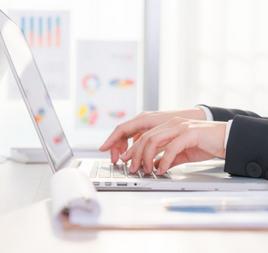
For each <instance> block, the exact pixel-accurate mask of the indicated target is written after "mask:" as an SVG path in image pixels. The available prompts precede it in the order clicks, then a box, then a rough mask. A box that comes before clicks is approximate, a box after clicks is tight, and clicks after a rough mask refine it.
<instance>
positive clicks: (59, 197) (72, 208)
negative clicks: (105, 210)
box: [51, 168, 100, 224]
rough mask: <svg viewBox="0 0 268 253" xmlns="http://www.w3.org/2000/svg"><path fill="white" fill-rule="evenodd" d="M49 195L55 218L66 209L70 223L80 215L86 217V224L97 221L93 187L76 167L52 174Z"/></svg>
mask: <svg viewBox="0 0 268 253" xmlns="http://www.w3.org/2000/svg"><path fill="white" fill-rule="evenodd" d="M51 196H52V215H53V217H54V218H55V219H58V218H59V217H60V216H61V215H62V214H63V213H64V212H65V210H66V209H67V210H68V212H69V217H70V223H73V222H76V220H77V219H78V218H79V216H80V215H83V217H87V222H88V224H95V223H96V222H97V220H98V217H99V215H100V206H99V203H98V200H97V198H96V190H95V187H94V186H93V184H92V182H91V181H90V180H89V178H88V177H87V176H85V175H84V174H83V173H82V172H80V171H79V170H78V169H77V168H66V169H62V170H60V171H59V172H57V173H56V174H54V175H53V177H52V180H51ZM72 219H74V221H73V220H72ZM76 224H77V222H76Z"/></svg>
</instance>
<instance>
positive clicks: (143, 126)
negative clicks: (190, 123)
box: [100, 108, 206, 163]
mask: <svg viewBox="0 0 268 253" xmlns="http://www.w3.org/2000/svg"><path fill="white" fill-rule="evenodd" d="M174 117H182V118H187V119H200V120H202V119H203V120H204V119H206V116H205V113H204V111H203V110H202V109H200V108H194V109H189V110H181V111H169V112H144V113H141V114H139V115H138V116H136V117H135V118H133V119H131V120H129V121H127V122H125V123H123V124H121V125H119V126H117V127H116V129H115V130H114V131H113V132H112V134H111V135H110V137H109V138H108V139H107V140H106V141H105V142H104V144H103V145H102V146H101V147H100V151H107V150H110V152H111V160H112V163H116V162H117V161H118V159H119V156H120V154H122V153H124V152H125V151H126V150H127V148H128V139H129V138H133V140H134V142H135V141H136V140H138V139H139V138H140V136H141V135H142V134H144V133H146V132H147V131H148V130H150V129H152V128H154V127H156V126H158V125H161V124H163V123H164V122H167V121H168V120H170V119H172V118H174Z"/></svg>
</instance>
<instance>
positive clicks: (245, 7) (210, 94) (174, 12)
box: [160, 0, 268, 116]
mask: <svg viewBox="0 0 268 253" xmlns="http://www.w3.org/2000/svg"><path fill="white" fill-rule="evenodd" d="M267 13H268V1H266V0H169V1H162V25H161V30H162V36H161V42H162V43H161V57H162V61H161V65H162V68H161V86H160V90H161V92H160V94H161V95H160V108H161V109H175V108H182V107H191V106H193V105H195V104H198V103H205V104H209V105H217V106H224V107H236V108H241V109H249V110H253V111H256V112H257V113H260V114H261V115H266V116H267V115H268V106H267V95H268V33H267V27H268V15H267Z"/></svg>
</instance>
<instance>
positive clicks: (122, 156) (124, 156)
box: [120, 152, 127, 160]
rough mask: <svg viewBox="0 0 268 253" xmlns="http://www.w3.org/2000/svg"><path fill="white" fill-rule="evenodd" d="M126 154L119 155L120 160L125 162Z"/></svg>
mask: <svg viewBox="0 0 268 253" xmlns="http://www.w3.org/2000/svg"><path fill="white" fill-rule="evenodd" d="M126 155H127V154H126V152H124V153H123V154H121V155H120V158H121V159H123V160H126Z"/></svg>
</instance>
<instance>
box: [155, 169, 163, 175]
mask: <svg viewBox="0 0 268 253" xmlns="http://www.w3.org/2000/svg"><path fill="white" fill-rule="evenodd" d="M161 171H162V169H160V168H158V170H157V171H156V175H157V176H160V175H161Z"/></svg>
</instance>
